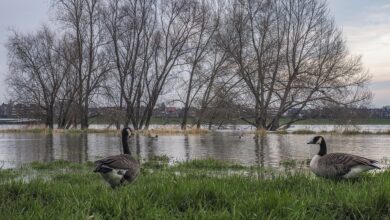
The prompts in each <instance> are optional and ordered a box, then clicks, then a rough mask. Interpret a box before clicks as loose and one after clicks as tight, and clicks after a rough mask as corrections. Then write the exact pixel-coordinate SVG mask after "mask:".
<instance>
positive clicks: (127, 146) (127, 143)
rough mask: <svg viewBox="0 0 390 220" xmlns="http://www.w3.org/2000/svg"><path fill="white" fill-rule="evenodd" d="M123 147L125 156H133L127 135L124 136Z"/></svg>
mask: <svg viewBox="0 0 390 220" xmlns="http://www.w3.org/2000/svg"><path fill="white" fill-rule="evenodd" d="M122 146H123V153H124V154H131V152H130V149H129V142H128V137H127V135H123V136H122Z"/></svg>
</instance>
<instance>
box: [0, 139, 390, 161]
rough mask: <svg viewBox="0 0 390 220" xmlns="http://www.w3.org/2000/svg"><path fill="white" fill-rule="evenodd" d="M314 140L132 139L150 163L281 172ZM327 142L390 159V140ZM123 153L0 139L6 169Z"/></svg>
mask: <svg viewBox="0 0 390 220" xmlns="http://www.w3.org/2000/svg"><path fill="white" fill-rule="evenodd" d="M311 137H312V135H293V134H289V135H277V134H268V135H267V136H265V137H259V138H257V139H254V138H253V136H251V135H245V136H244V137H242V138H239V134H238V133H234V132H216V133H213V134H208V135H202V136H194V135H177V136H160V137H159V138H158V139H155V138H149V137H146V136H135V137H133V138H132V139H131V140H130V150H131V151H132V152H133V154H135V155H138V156H140V157H141V158H142V159H145V160H147V159H148V158H151V157H153V156H155V155H167V156H168V157H169V158H171V160H173V161H181V160H189V159H195V158H198V159H199V158H214V159H217V160H227V161H232V162H234V163H239V164H244V165H256V166H259V167H263V166H265V167H279V166H280V162H281V161H284V160H291V159H296V160H306V159H310V158H311V157H312V156H313V155H314V154H315V153H317V151H318V146H316V145H307V144H306V142H307V140H308V139H310V138H311ZM326 140H327V143H328V145H329V147H328V148H329V149H328V151H329V152H347V153H352V154H357V155H361V156H366V157H370V158H373V159H377V160H380V159H383V158H390V146H389V145H388V143H389V140H390V136H386V135H354V136H342V135H329V136H326ZM119 153H122V148H121V139H120V137H119V136H113V135H109V134H77V135H76V134H32V133H30V134H28V133H27V134H19V133H17V134H15V133H14V134H12V133H3V134H0V161H2V162H3V163H2V164H3V168H10V167H19V166H21V165H22V164H24V163H30V162H32V161H44V162H47V161H52V160H58V159H63V160H68V161H72V162H76V163H83V162H85V161H93V160H96V159H99V158H102V157H105V156H108V155H114V154H119ZM0 165H1V163H0Z"/></svg>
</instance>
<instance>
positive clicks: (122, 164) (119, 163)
mask: <svg viewBox="0 0 390 220" xmlns="http://www.w3.org/2000/svg"><path fill="white" fill-rule="evenodd" d="M95 163H96V164H98V165H99V164H100V165H106V166H109V167H111V168H113V169H129V168H131V167H138V166H139V165H138V162H137V161H136V160H135V159H134V158H132V157H131V156H128V155H115V156H110V157H106V158H104V159H101V160H97V161H96V162H95Z"/></svg>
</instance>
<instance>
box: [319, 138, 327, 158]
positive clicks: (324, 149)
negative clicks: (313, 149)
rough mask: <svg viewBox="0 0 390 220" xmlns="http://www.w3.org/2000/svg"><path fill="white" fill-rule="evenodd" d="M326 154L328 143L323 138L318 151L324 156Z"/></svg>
mask: <svg viewBox="0 0 390 220" xmlns="http://www.w3.org/2000/svg"><path fill="white" fill-rule="evenodd" d="M325 154H326V143H325V140H324V139H322V141H321V143H320V151H319V152H318V155H320V156H324V155H325Z"/></svg>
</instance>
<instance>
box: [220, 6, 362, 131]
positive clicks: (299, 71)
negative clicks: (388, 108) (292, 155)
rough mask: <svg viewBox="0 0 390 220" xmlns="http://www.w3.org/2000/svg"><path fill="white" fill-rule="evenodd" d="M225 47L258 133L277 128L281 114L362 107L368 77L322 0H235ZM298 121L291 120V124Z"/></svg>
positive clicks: (225, 36) (227, 29) (228, 18)
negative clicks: (336, 105) (324, 106)
mask: <svg viewBox="0 0 390 220" xmlns="http://www.w3.org/2000/svg"><path fill="white" fill-rule="evenodd" d="M231 5H232V7H230V8H229V9H228V10H227V12H228V14H227V15H226V16H227V19H226V20H227V22H226V26H225V27H226V28H225V29H226V32H225V34H224V35H223V38H222V40H221V46H222V47H223V48H224V49H225V50H226V51H227V52H228V53H229V54H230V56H231V57H232V58H233V59H234V61H235V63H236V66H237V70H238V72H239V73H240V76H241V77H242V79H243V80H244V81H245V83H246V86H247V89H248V96H247V98H248V99H251V100H253V103H254V106H253V108H254V114H255V115H254V118H255V121H254V122H251V121H249V120H247V119H245V120H246V121H247V122H249V123H251V124H253V125H254V126H256V127H257V128H258V129H262V128H264V129H270V130H275V129H277V128H278V127H279V126H280V124H279V119H280V118H281V116H282V115H283V114H284V113H286V112H287V111H288V110H290V109H292V108H297V109H298V111H297V114H299V112H300V111H301V110H303V109H305V108H309V107H310V106H312V105H318V104H323V103H326V102H336V103H339V104H345V105H348V104H352V103H359V102H361V101H364V100H367V98H369V93H367V92H366V91H363V90H364V85H365V83H366V82H367V80H368V78H369V77H368V75H367V74H366V72H364V71H363V69H362V67H361V62H360V59H358V58H355V57H352V56H350V55H349V54H348V51H347V49H346V47H345V42H344V41H343V39H342V36H341V32H340V31H339V30H338V29H337V28H336V27H335V26H334V23H333V20H332V19H330V18H329V16H328V14H327V13H328V12H327V9H326V4H325V3H324V2H323V1H318V0H303V1H291V0H278V1H268V0H236V1H233V4H231ZM295 120H296V118H292V119H291V121H290V122H288V123H292V122H294V121H295Z"/></svg>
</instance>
